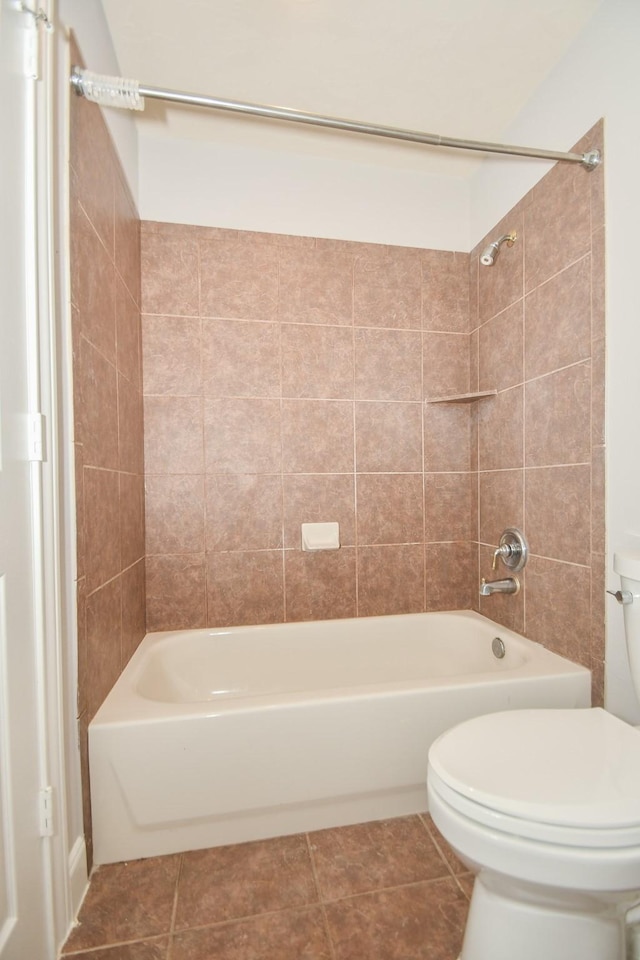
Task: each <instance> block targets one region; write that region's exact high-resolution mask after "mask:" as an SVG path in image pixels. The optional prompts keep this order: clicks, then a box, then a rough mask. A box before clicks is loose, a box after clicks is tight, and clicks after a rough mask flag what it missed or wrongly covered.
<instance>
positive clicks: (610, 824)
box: [429, 708, 640, 848]
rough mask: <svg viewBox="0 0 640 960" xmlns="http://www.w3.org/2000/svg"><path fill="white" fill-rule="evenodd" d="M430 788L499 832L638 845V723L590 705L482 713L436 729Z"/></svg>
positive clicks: (571, 842)
mask: <svg viewBox="0 0 640 960" xmlns="http://www.w3.org/2000/svg"><path fill="white" fill-rule="evenodd" d="M429 778H430V787H431V789H432V790H434V791H435V792H437V793H438V795H439V796H440V797H441V799H442V800H443V801H444V802H445V803H447V804H449V806H451V807H452V808H453V809H455V810H456V811H457V812H458V813H460V814H462V815H463V816H465V817H467V818H469V819H470V820H472V821H475V822H477V823H479V824H483V825H484V826H487V827H490V828H491V829H492V830H495V831H497V832H500V833H507V834H512V835H517V836H520V837H523V838H526V839H529V840H534V841H535V840H538V841H542V842H546V843H554V844H561V845H566V846H577V847H585V848H604V847H608V848H621V847H627V848H628V847H638V848H640V732H639V731H638V730H636V729H635V728H633V727H631V726H629V725H628V724H626V723H624V722H623V721H621V720H619V719H618V718H617V717H614V716H613V715H612V714H609V713H607V712H606V711H604V710H601V709H599V708H593V709H586V710H578V709H576V710H560V709H553V710H515V711H506V712H504V713H496V714H488V715H486V716H481V717H477V718H475V719H473V720H469V721H467V722H466V723H462V724H460V725H459V726H457V727H454V728H453V729H451V730H449V731H447V732H446V733H444V734H442V736H441V737H439V738H438V740H436V741H435V742H434V744H433V745H432V747H431V749H430V751H429Z"/></svg>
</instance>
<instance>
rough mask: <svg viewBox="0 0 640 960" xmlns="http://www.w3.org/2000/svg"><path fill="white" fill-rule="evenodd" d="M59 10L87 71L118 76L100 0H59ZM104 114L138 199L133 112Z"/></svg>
mask: <svg viewBox="0 0 640 960" xmlns="http://www.w3.org/2000/svg"><path fill="white" fill-rule="evenodd" d="M58 12H59V18H60V21H61V22H62V23H63V24H64V26H65V27H66V28H67V29H69V30H73V32H74V33H75V35H76V40H77V41H78V46H79V47H80V50H81V52H82V56H83V57H84V61H85V64H86V68H87V70H91V71H92V73H105V74H108V75H110V76H119V75H120V67H119V66H118V58H117V57H116V53H115V50H114V47H113V41H112V39H111V34H110V33H109V28H108V26H107V20H106V17H105V14H104V10H103V9H102V3H101V2H100V0H59V4H58ZM103 113H104V117H105V120H106V123H107V126H108V127H109V131H110V133H111V136H112V137H113V140H114V143H115V145H116V149H117V151H118V154H119V155H120V160H121V162H122V166H123V168H124V172H125V175H126V177H127V180H128V182H129V188H130V190H131V193H132V194H133V198H134V200H136V202H137V199H138V133H137V128H136V125H135V122H134V117H133V116H132V114H130V113H128V112H127V111H126V110H115V109H109V108H106V109H104V110H103Z"/></svg>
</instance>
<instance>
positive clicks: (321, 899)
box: [304, 833, 337, 960]
mask: <svg viewBox="0 0 640 960" xmlns="http://www.w3.org/2000/svg"><path fill="white" fill-rule="evenodd" d="M304 837H305V840H306V842H307V851H308V853H309V860H310V862H311V872H312V874H313V882H314V884H315V888H316V895H317V897H318V904H319V905H320V910H321V912H322V924H323V927H324V932H325V936H326V938H327V943H328V944H329V951H330V953H331V960H337V956H336V950H335V946H334V943H333V938H332V936H331V929H330V927H329V918H328V916H327V908H326V904H325V900H324V897H323V896H322V888H321V886H320V881H319V879H318V871H317V867H316V861H315V857H314V856H313V847H312V845H311V839H310V837H309V834H308V833H305V835H304Z"/></svg>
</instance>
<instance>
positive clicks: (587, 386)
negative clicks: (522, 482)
mask: <svg viewBox="0 0 640 960" xmlns="http://www.w3.org/2000/svg"><path fill="white" fill-rule="evenodd" d="M590 459H591V364H590V363H579V364H577V365H576V366H573V367H568V368H567V369H565V370H559V371H557V372H556V373H551V374H549V376H546V377H541V378H540V379H539V380H532V381H530V382H529V383H527V384H526V387H525V462H526V465H527V466H528V467H533V466H536V467H537V466H543V465H547V464H553V463H585V462H587V461H588V460H590Z"/></svg>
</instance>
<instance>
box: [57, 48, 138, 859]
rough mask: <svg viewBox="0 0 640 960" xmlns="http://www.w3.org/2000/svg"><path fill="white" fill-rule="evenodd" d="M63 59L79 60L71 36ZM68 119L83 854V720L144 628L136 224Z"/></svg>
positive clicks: (110, 168)
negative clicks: (70, 55) (67, 54)
mask: <svg viewBox="0 0 640 960" xmlns="http://www.w3.org/2000/svg"><path fill="white" fill-rule="evenodd" d="M72 42H73V41H72ZM73 57H74V62H76V63H81V62H82V58H81V57H80V54H79V52H78V50H77V48H75V45H74V49H73ZM70 124H71V142H70V160H71V171H70V174H71V175H70V233H71V300H72V311H71V314H72V315H71V323H72V330H71V337H72V344H73V379H74V389H73V397H74V419H75V441H76V442H75V444H74V451H75V455H76V463H75V482H76V528H77V560H78V564H77V575H78V578H79V579H78V582H77V591H76V592H77V607H78V663H79V672H78V687H79V690H78V707H79V734H80V743H81V760H82V776H83V811H84V825H85V834H86V841H87V850H88V852H89V859H90V855H91V811H90V805H89V790H88V757H87V726H88V723H89V721H90V720H91V718H92V717H93V715H94V713H95V711H96V710H97V708H98V707H99V705H100V703H101V701H102V700H103V699H104V697H105V696H106V694H107V693H108V691H109V689H110V688H111V686H112V685H113V683H114V682H115V680H116V679H117V677H118V675H119V673H120V671H121V670H122V668H123V666H124V664H125V663H126V661H127V660H128V659H129V657H130V656H131V654H132V653H133V651H134V650H135V648H136V647H137V645H138V643H139V642H140V640H141V639H142V637H143V636H144V632H145V584H144V570H145V567H144V559H143V557H144V513H143V449H142V447H143V421H142V403H141V346H140V345H141V333H140V222H139V220H138V216H137V212H136V210H135V205H134V204H133V202H132V200H131V195H130V193H129V190H128V188H127V186H126V184H125V179H124V175H123V173H122V170H121V168H120V164H119V160H118V158H117V155H116V152H115V150H114V148H113V144H112V142H111V137H110V135H109V133H108V131H107V127H106V125H105V122H104V119H103V116H102V112H101V111H100V110H99V109H98V108H97V107H96V106H95V104H91V103H89V102H88V101H86V100H83V99H82V98H81V97H72V98H71V115H70ZM85 575H86V576H85Z"/></svg>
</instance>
